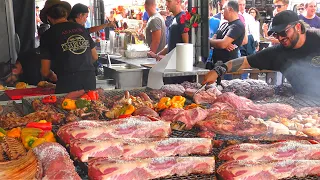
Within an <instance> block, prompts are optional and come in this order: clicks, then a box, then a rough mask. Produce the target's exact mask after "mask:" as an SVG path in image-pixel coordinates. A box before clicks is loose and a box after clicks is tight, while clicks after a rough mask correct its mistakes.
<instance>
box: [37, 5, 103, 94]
mask: <svg viewBox="0 0 320 180" xmlns="http://www.w3.org/2000/svg"><path fill="white" fill-rule="evenodd" d="M49 1H50V0H48V1H47V2H49ZM57 2H58V3H57V4H48V5H47V3H46V5H45V7H44V8H43V9H42V11H41V14H42V16H41V19H44V20H42V21H44V22H47V21H48V20H49V22H50V23H51V24H52V26H51V28H50V29H49V30H48V31H46V32H45V33H44V34H43V36H42V38H41V40H40V52H41V56H42V60H41V73H42V75H43V76H45V77H48V78H49V79H54V77H52V73H53V72H52V71H51V70H50V64H53V65H54V71H55V73H56V74H57V78H58V81H57V86H56V93H68V92H71V91H76V90H81V89H84V90H94V89H96V78H95V71H94V70H95V69H94V67H93V64H92V63H93V62H94V61H95V60H97V59H98V55H97V52H96V49H95V44H94V42H93V41H92V39H91V37H90V35H89V34H88V33H87V31H86V29H85V28H84V27H83V26H82V25H80V24H77V23H72V22H68V20H67V17H68V15H69V12H70V10H71V6H70V4H69V3H67V2H63V1H57ZM46 19H48V20H46Z"/></svg>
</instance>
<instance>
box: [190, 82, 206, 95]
mask: <svg viewBox="0 0 320 180" xmlns="http://www.w3.org/2000/svg"><path fill="white" fill-rule="evenodd" d="M206 86H207V84H204V85H202V86H201V87H200V88H199V89H198V90H197V91H196V92H194V93H193V96H194V95H196V94H197V93H198V92H200V91H202V90H203V89H204V88H205V87H206Z"/></svg>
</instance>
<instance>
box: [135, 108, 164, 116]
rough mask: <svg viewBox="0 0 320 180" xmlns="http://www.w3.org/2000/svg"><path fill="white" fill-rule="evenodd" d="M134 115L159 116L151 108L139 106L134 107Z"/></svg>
mask: <svg viewBox="0 0 320 180" xmlns="http://www.w3.org/2000/svg"><path fill="white" fill-rule="evenodd" d="M133 115H134V116H152V117H157V118H158V117H159V114H158V113H157V112H156V111H154V110H153V109H151V108H150V107H147V106H145V107H141V108H139V109H136V110H135V111H134V113H133Z"/></svg>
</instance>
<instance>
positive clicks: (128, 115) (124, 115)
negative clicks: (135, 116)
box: [119, 114, 131, 119]
mask: <svg viewBox="0 0 320 180" xmlns="http://www.w3.org/2000/svg"><path fill="white" fill-rule="evenodd" d="M130 116H131V114H122V115H120V116H119V119H123V118H127V117H130Z"/></svg>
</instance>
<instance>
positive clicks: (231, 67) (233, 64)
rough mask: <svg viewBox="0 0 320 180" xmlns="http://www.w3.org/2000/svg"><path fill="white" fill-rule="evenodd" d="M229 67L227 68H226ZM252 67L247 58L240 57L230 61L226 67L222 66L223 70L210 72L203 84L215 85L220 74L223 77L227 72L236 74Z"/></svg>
mask: <svg viewBox="0 0 320 180" xmlns="http://www.w3.org/2000/svg"><path fill="white" fill-rule="evenodd" d="M225 67H227V68H225ZM250 67H251V66H250V65H249V63H248V60H247V57H245V56H244V57H240V58H237V59H234V60H231V61H228V62H226V63H225V66H222V68H217V69H214V70H212V71H210V72H209V73H208V74H206V76H205V77H204V80H203V81H202V84H206V83H208V84H212V83H214V82H215V81H216V80H217V78H218V76H219V74H220V75H223V74H225V73H227V72H236V71H239V70H241V69H248V68H250Z"/></svg>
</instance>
